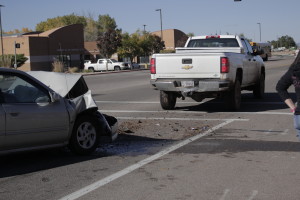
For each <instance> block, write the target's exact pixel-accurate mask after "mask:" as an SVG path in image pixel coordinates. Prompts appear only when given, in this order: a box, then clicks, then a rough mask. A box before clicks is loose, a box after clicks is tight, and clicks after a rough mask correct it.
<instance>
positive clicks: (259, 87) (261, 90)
mask: <svg viewBox="0 0 300 200" xmlns="http://www.w3.org/2000/svg"><path fill="white" fill-rule="evenodd" d="M264 94H265V75H264V74H261V75H260V78H259V82H258V83H257V84H256V85H255V86H254V89H253V95H254V97H255V98H258V99H262V98H263V96H264Z"/></svg>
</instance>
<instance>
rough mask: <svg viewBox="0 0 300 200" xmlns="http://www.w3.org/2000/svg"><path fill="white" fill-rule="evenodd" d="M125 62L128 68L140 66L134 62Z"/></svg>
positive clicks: (138, 67)
mask: <svg viewBox="0 0 300 200" xmlns="http://www.w3.org/2000/svg"><path fill="white" fill-rule="evenodd" d="M127 64H128V67H129V69H140V68H141V66H140V65H139V64H138V63H136V62H128V63H127Z"/></svg>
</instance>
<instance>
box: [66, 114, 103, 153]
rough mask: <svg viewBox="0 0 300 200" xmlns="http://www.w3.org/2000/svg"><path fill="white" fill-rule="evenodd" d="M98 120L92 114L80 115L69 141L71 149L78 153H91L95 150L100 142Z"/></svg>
mask: <svg viewBox="0 0 300 200" xmlns="http://www.w3.org/2000/svg"><path fill="white" fill-rule="evenodd" d="M99 133H100V132H99V128H98V127H97V121H96V119H95V118H93V117H92V116H88V115H83V116H80V117H79V118H78V119H77V120H76V122H75V125H74V128H73V131H72V135H71V138H70V142H69V147H70V149H71V151H72V152H73V153H75V154H78V155H89V154H91V153H93V152H94V151H95V149H96V148H97V147H98V145H99V142H100V140H99V139H100V134H99Z"/></svg>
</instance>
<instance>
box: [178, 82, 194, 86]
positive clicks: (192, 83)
mask: <svg viewBox="0 0 300 200" xmlns="http://www.w3.org/2000/svg"><path fill="white" fill-rule="evenodd" d="M181 86H182V87H194V81H181Z"/></svg>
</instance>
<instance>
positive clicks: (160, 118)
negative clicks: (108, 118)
mask: <svg viewBox="0 0 300 200" xmlns="http://www.w3.org/2000/svg"><path fill="white" fill-rule="evenodd" d="M117 118H118V119H131V120H134V119H143V120H178V121H227V120H233V121H249V119H199V118H171V117H117Z"/></svg>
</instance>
